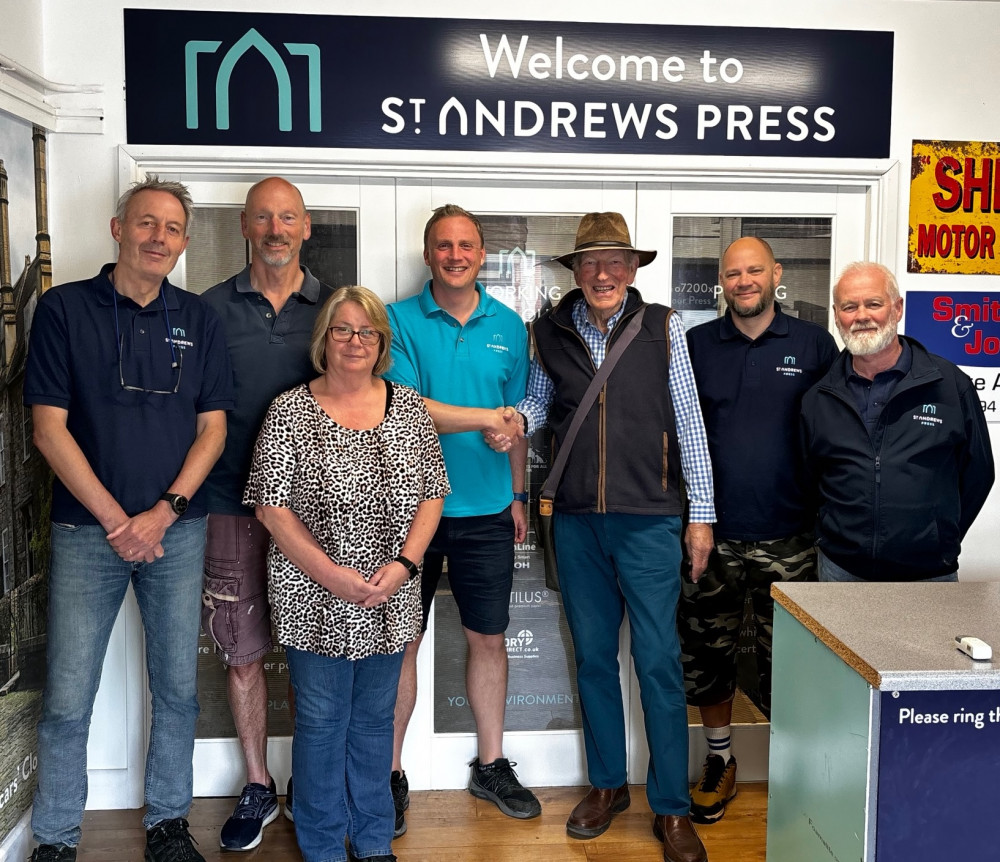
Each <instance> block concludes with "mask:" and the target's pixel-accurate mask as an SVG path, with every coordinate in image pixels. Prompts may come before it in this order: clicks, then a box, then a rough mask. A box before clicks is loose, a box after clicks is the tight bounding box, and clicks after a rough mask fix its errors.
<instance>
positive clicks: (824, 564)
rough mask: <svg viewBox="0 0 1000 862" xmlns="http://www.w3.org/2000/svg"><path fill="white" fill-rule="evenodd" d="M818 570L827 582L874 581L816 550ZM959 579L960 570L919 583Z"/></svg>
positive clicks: (863, 582)
mask: <svg viewBox="0 0 1000 862" xmlns="http://www.w3.org/2000/svg"><path fill="white" fill-rule="evenodd" d="M816 571H817V574H818V575H819V580H820V581H823V582H825V583H842V584H845V583H859V584H870V583H874V582H873V581H869V580H867V579H866V578H859V577H857V575H852V574H851V573H850V572H849V571H847V569H844V568H842V567H841V566H838V565H837V564H836V563H835V562H834V561H833V560H831V559H830V558H829V557H828V556H826V554H824V553H823V552H822V551H817V552H816ZM957 581H958V572H952V573H951V574H950V575H941V576H939V577H937V578H921V579H920V581H919V582H918V583H921V584H923V583H927V584H931V583H935V582H937V583H952V584H953V583H956V582H957Z"/></svg>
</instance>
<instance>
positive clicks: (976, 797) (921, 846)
mask: <svg viewBox="0 0 1000 862" xmlns="http://www.w3.org/2000/svg"><path fill="white" fill-rule="evenodd" d="M969 663H970V665H971V664H972V662H971V661H970V662H969ZM881 707H882V709H881V713H882V715H881V722H880V724H881V733H880V737H879V755H878V758H879V768H878V817H877V820H876V833H875V836H876V837H875V845H876V851H875V858H876V859H877V860H878V862H941V860H944V859H962V860H973V859H975V860H985V859H996V858H997V837H996V830H995V828H994V824H995V822H996V821H995V819H994V818H995V817H996V812H997V810H998V807H1000V784H998V782H997V776H996V764H997V763H998V761H1000V692H998V691H901V692H882V694H881Z"/></svg>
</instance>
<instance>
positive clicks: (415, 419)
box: [243, 384, 451, 659]
mask: <svg viewBox="0 0 1000 862" xmlns="http://www.w3.org/2000/svg"><path fill="white" fill-rule="evenodd" d="M450 491H451V488H450V486H449V484H448V476H447V473H446V472H445V466H444V458H443V457H442V455H441V446H440V444H439V443H438V438H437V434H436V433H435V431H434V425H433V423H432V422H431V418H430V416H429V415H428V413H427V410H426V408H425V407H424V403H423V401H422V399H421V398H420V396H419V395H417V393H416V392H414V391H413V390H412V389H408V388H406V387H404V386H399V385H394V386H393V387H392V394H391V400H390V404H389V409H388V413H387V415H386V417H385V418H384V419H383V420H382V421H381V422H380V423H379V424H378V425H377V426H376V427H375V428H372V429H369V430H364V431H357V430H353V429H350V428H344V427H343V426H341V425H338V424H337V423H336V422H334V421H333V420H332V419H331V418H330V417H329V416H327V414H326V413H325V412H324V410H323V408H322V407H321V406H320V405H319V403H318V402H317V401H316V399H315V398H314V397H313V395H312V393H311V392H310V391H309V387H308V385H305V384H303V385H301V386H297V387H295V388H294V389H291V390H289V391H288V392H285V393H283V394H281V395H279V396H278V397H277V398H276V399H275V400H274V402H273V403H272V404H271V407H270V409H269V410H268V412H267V416H266V417H265V419H264V424H263V426H262V427H261V429H260V434H259V436H258V437H257V444H256V446H255V448H254V454H253V463H252V466H251V469H250V478H249V479H248V480H247V487H246V492H245V493H244V496H243V502H244V503H245V504H246V505H248V506H254V505H260V506H281V507H284V508H288V509H291V510H292V511H293V512H294V513H295V514H296V515H297V516H298V517H299V519H300V520H301V521H302V523H303V524H304V525H305V527H306V529H308V530H309V532H310V533H312V535H313V536H314V537H315V538H316V540H317V541H318V542H319V545H320V547H321V548H323V550H324V551H326V553H327V554H328V555H329V557H330V559H332V560H333V561H334V562H336V563H337V564H339V565H343V566H351V567H353V568H355V569H357V570H358V571H359V572H360V573H361V575H362V576H363V577H364V578H365V579H369V578H371V576H372V575H373V574H375V572H376V571H378V569H379V568H381V567H382V566H384V565H385V564H386V563H388V562H389V561H391V560H392V559H393V557H395V556H396V555H397V554H398V553H400V550H401V549H402V547H403V542H404V540H405V539H406V535H407V532H408V531H409V529H410V523H411V521H412V520H413V516H414V513H415V512H416V509H417V505H418V504H419V503H420V502H422V501H423V500H429V499H434V498H438V497H444V496H446V495H447V494H448V493H450ZM268 597H269V599H270V601H271V620H272V623H273V625H274V629H275V632H276V634H277V638H278V641H279V642H280V643H282V644H284V645H286V646H292V647H295V648H296V649H300V650H308V651H310V652H314V653H317V654H319V655H324V656H330V657H343V658H347V659H362V658H367V657H368V656H371V655H378V654H389V653H394V652H398V651H399V650H401V649H403V647H404V646H405V645H406V644H407V643H408V642H409V641H412V640H413V639H414V638H416V636H417V635H418V634H419V633H420V625H421V621H422V620H421V609H420V579H419V578H412V579H410V580H408V581H406V582H404V584H403V586H402V587H400V589H399V590H398V592H397V593H396V594H395V595H394V596H393V597H392V598H391V599H390V600H389V601H388V602H386V603H385V604H382V605H379V606H378V607H375V608H360V607H358V606H357V605H353V604H351V603H349V602H346V601H344V600H343V599H340V598H338V597H337V596H335V595H333V593H331V592H330V591H329V590H327V589H326V588H325V587H322V586H320V585H319V584H318V583H317V582H316V581H314V580H313V579H312V578H310V577H309V576H308V575H307V574H305V573H304V572H301V571H299V569H297V568H296V567H295V566H294V565H293V564H292V563H291V561H290V560H289V559H288V558H287V557H286V556H285V555H284V554H282V553H281V551H280V550H279V549H278V547H277V545H276V544H275V543H274V542H273V541H272V542H271V547H270V550H269V552H268Z"/></svg>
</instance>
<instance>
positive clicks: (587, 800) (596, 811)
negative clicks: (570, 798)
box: [566, 784, 632, 838]
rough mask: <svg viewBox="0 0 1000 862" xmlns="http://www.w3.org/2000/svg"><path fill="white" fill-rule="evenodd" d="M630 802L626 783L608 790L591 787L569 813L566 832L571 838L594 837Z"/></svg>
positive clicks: (605, 829)
mask: <svg viewBox="0 0 1000 862" xmlns="http://www.w3.org/2000/svg"><path fill="white" fill-rule="evenodd" d="M631 804H632V800H631V798H630V797H629V795H628V784H623V785H622V786H621V787H615V788H612V789H610V790H602V789H601V788H600V787H591V788H590V792H589V793H588V794H587V795H586V796H584V797H583V799H581V800H580V802H579V803H578V804H577V806H576V808H574V809H573V812H572V813H571V814H570V815H569V820H567V821H566V832H567V834H568V835H570V836H571V837H573V838H596V837H597V836H598V835H600V834H601V833H602V832H605V831H607V828H608V827H609V826H610V825H611V818H612V817H614V816H615V815H616V814H617V813H618V812H619V811H624V810H625V809H626V808H628V807H629V805H631Z"/></svg>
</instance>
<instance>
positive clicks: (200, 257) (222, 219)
mask: <svg viewBox="0 0 1000 862" xmlns="http://www.w3.org/2000/svg"><path fill="white" fill-rule="evenodd" d="M241 211H242V207H241V206H239V205H232V206H195V218H194V232H193V233H192V235H191V242H190V243H188V248H187V258H186V259H187V286H188V290H190V291H191V292H192V293H203V292H204V291H206V290H208V288H210V287H211V286H212V285H214V284H218V283H219V282H220V281H224V280H225V279H227V278H229V277H230V276H231V275H233V274H234V273H237V272H239V271H240V270H241V269H243V267H245V266H246V265H247V263H249V261H250V246H249V243H247V241H246V240H245V239H244V238H243V233H242V230H241V229H240V212H241ZM309 215H310V216H311V218H312V236H311V237H310V238H309V239H307V240H306V241H305V242H304V243H303V244H302V252H301V254H300V260H301V262H302V263H303V264H305V265H306V266H307V267H309V271H310V272H312V274H313V275H315V276H316V278H318V279H319V280H320V281H322V282H325V283H326V284H329V285H330V286H331V287H340V286H341V285H343V284H356V283H357V278H358V214H357V211H355V210H323V209H317V210H310V211H309Z"/></svg>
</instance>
